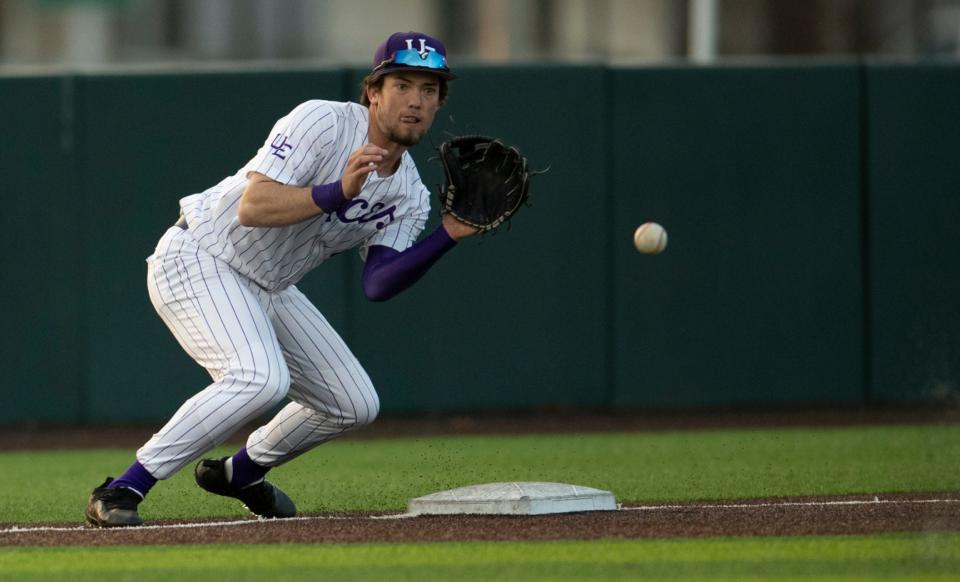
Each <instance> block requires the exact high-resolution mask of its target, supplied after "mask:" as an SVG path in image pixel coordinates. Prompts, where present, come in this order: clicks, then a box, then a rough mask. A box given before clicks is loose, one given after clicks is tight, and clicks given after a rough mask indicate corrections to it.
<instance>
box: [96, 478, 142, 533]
mask: <svg viewBox="0 0 960 582" xmlns="http://www.w3.org/2000/svg"><path fill="white" fill-rule="evenodd" d="M111 481H113V478H112V477H107V480H106V481H104V482H103V485H101V486H99V487H97V488H96V489H94V490H93V493H91V494H90V501H88V502H87V511H86V517H87V523H89V524H90V525H92V526H94V527H124V526H131V525H141V524H143V520H142V519H140V514H138V513H137V506H138V505H140V502H141V501H143V498H142V497H140V496H139V495H137V494H136V493H135V492H133V491H131V490H130V489H127V488H126V487H119V488H117V489H108V488H107V485H109V484H110V482H111Z"/></svg>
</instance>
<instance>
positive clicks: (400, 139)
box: [386, 128, 423, 147]
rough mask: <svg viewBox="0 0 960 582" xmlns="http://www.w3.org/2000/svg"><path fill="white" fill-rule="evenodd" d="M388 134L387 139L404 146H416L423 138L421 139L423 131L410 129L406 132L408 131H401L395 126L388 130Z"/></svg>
mask: <svg viewBox="0 0 960 582" xmlns="http://www.w3.org/2000/svg"><path fill="white" fill-rule="evenodd" d="M386 136H387V139H389V140H390V141H392V142H393V143H397V144H400V145H402V146H404V147H411V146H415V145H417V144H418V143H420V140H421V139H423V134H422V133H416V132H414V131H408V132H406V133H400V131H398V130H397V129H395V128H390V129H389V130H388V131H387V132H386Z"/></svg>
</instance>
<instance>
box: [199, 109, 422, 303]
mask: <svg viewBox="0 0 960 582" xmlns="http://www.w3.org/2000/svg"><path fill="white" fill-rule="evenodd" d="M277 136H280V138H278V137H277ZM366 141H367V109H366V108H364V107H361V106H360V105H357V104H356V103H338V102H331V101H320V100H315V101H307V102H306V103H302V104H301V105H299V106H297V107H296V108H295V109H294V110H293V111H291V112H290V114H289V115H287V116H285V117H283V118H282V119H280V120H279V121H277V123H276V124H275V125H274V127H273V129H272V130H271V132H270V134H269V135H268V136H267V139H266V140H265V141H264V144H263V146H262V147H261V148H260V149H259V150H258V152H257V155H255V156H254V157H253V159H252V160H250V161H249V162H248V163H247V164H246V165H245V166H244V167H243V168H241V169H240V170H239V171H238V172H237V173H236V174H234V175H233V176H230V177H228V178H225V179H224V180H223V181H221V182H220V183H219V184H217V185H216V186H213V187H212V188H210V189H208V190H206V191H205V192H202V193H200V194H194V195H192V196H187V197H186V198H183V199H182V200H181V201H180V207H181V211H182V212H183V214H184V216H185V217H186V218H187V223H188V224H189V225H190V230H191V232H192V233H193V235H194V237H195V238H196V239H197V241H198V242H199V243H200V246H201V248H203V249H204V250H206V251H207V252H208V253H210V254H211V255H212V256H214V257H216V258H218V259H220V260H222V261H224V262H225V263H227V264H228V265H230V266H231V267H233V269H234V270H236V271H237V272H238V273H240V274H242V275H244V276H245V277H247V278H249V279H251V280H253V281H254V282H255V283H257V285H259V286H260V287H263V288H264V289H267V290H269V291H278V290H281V289H284V288H286V287H288V286H290V285H294V284H296V283H297V281H299V280H300V279H301V278H303V276H304V275H305V274H306V273H308V272H309V271H310V270H311V269H313V268H315V267H316V266H317V265H319V264H321V263H322V262H324V261H325V260H327V259H328V258H330V257H332V256H333V255H335V254H338V253H341V252H344V251H347V250H350V249H353V248H357V247H359V248H360V252H361V256H364V257H365V256H366V249H367V248H369V246H370V245H373V244H377V245H385V246H389V247H391V248H395V249H397V250H399V251H402V250H404V249H406V248H407V247H409V246H410V245H412V244H413V243H414V242H415V241H416V239H417V237H418V236H419V235H420V233H421V232H422V231H423V228H424V226H425V225H426V221H427V217H428V216H429V213H430V193H429V191H428V190H427V189H426V188H425V187H424V185H423V182H422V181H421V180H420V174H419V172H418V171H417V168H416V165H415V164H414V163H413V159H412V158H411V157H410V154H409V153H404V154H403V157H402V158H401V162H400V168H399V169H398V170H397V171H396V172H395V173H394V174H393V175H391V176H385V177H381V176H379V175H377V174H376V173H374V174H371V175H370V176H369V178H368V179H367V181H366V183H365V185H364V186H363V188H362V189H361V191H360V194H359V195H358V197H357V198H358V199H359V201H362V202H364V203H365V204H366V206H364V207H362V208H361V206H357V207H356V208H355V209H354V210H352V211H348V212H347V215H348V218H349V219H350V220H348V221H346V222H344V221H343V220H341V219H340V218H339V217H338V216H336V215H333V216H327V215H324V216H319V217H317V218H315V219H313V220H308V221H305V222H302V223H299V224H293V225H289V226H284V227H277V228H254V227H245V226H242V225H241V224H240V223H239V221H238V220H237V207H238V205H239V203H240V197H241V196H242V194H243V190H244V188H245V187H246V184H247V175H248V174H249V173H250V172H259V173H261V174H264V175H266V176H268V177H270V178H272V179H274V180H276V181H278V182H281V183H283V184H289V185H294V186H309V185H316V184H327V183H330V182H335V181H337V180H339V179H340V177H341V176H342V175H343V171H344V169H345V168H346V165H347V160H348V159H349V156H350V154H351V153H352V152H353V151H355V150H357V149H359V148H360V147H362V146H363V144H364V143H366ZM278 144H283V146H284V147H283V149H277V148H276V147H273V146H276V145H278ZM287 148H289V149H287ZM281 156H283V157H281ZM391 207H393V208H394V209H393V211H392V220H387V221H385V222H386V224H380V227H378V223H382V222H384V221H382V220H371V221H362V220H357V218H358V217H359V216H361V215H362V213H363V211H364V210H365V209H367V208H369V209H372V208H381V209H388V208H391Z"/></svg>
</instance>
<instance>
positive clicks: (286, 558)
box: [0, 534, 960, 582]
mask: <svg viewBox="0 0 960 582" xmlns="http://www.w3.org/2000/svg"><path fill="white" fill-rule="evenodd" d="M958 572H960V534H937V535H922V534H911V535H906V534H898V535H885V536H851V537H816V538H751V539H723V538H718V539H701V540H600V541H591V542H566V541H564V542H524V543H512V544H505V543H490V542H483V543H456V544H452V543H451V544H417V545H414V544H393V545H385V544H373V545H326V546H311V545H272V546H194V547H173V546H159V547H116V546H114V547H96V548H2V549H0V578H2V579H3V580H35V581H40V580H58V581H59V580H71V581H84V580H90V581H97V582H99V581H101V580H131V581H136V582H149V581H153V580H173V579H176V580H195V579H204V580H231V581H232V582H240V581H244V580H251V581H256V582H261V581H262V580H265V579H280V580H284V581H285V582H292V581H295V580H336V581H337V582H347V581H352V580H377V581H383V580H390V581H398V582H400V581H406V580H410V581H424V582H428V581H433V580H456V581H458V582H470V581H487V580H498V581H500V580H523V581H539V580H565V581H573V580H596V581H599V580H640V579H643V580H676V581H682V580H709V581H723V580H776V581H784V582H785V581H791V580H818V581H829V580H885V581H894V580H904V581H906V580H910V581H918V582H927V581H934V580H956V579H957V573H958Z"/></svg>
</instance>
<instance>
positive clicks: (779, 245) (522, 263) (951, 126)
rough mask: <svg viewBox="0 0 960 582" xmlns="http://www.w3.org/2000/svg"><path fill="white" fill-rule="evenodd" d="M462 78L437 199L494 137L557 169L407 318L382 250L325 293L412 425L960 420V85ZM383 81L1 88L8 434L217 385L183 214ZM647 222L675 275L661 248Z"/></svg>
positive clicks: (408, 310)
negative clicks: (273, 131)
mask: <svg viewBox="0 0 960 582" xmlns="http://www.w3.org/2000/svg"><path fill="white" fill-rule="evenodd" d="M459 72H460V73H461V74H460V78H459V79H458V80H457V81H456V82H455V83H454V85H453V88H452V92H451V96H450V99H449V102H448V103H447V105H446V106H445V107H444V108H443V109H442V110H441V113H440V114H439V115H438V117H437V121H436V122H435V126H434V130H433V131H432V132H431V136H430V138H428V140H426V142H425V143H424V144H422V145H421V146H419V147H418V148H415V149H414V150H413V151H412V153H413V155H414V158H415V159H416V160H417V162H418V165H419V166H420V168H421V174H422V176H423V179H424V182H425V183H426V184H427V185H429V186H431V187H432V188H433V187H435V186H436V185H437V184H439V183H440V182H441V180H442V176H441V172H440V166H439V164H438V162H436V161H435V160H431V159H430V158H431V156H432V155H433V154H434V150H433V147H432V146H435V145H438V144H439V143H440V142H442V141H443V140H444V139H445V138H446V137H447V136H448V135H450V134H462V133H488V134H493V135H497V136H501V137H503V138H504V139H505V140H507V141H509V142H511V143H514V144H516V145H518V146H519V147H520V148H521V149H522V150H523V151H524V152H525V153H527V154H528V155H529V156H530V159H531V160H532V163H533V166H534V168H536V169H541V168H547V167H549V168H550V170H549V172H548V173H546V174H544V175H542V176H538V177H536V178H535V179H534V182H533V188H532V192H533V196H532V207H531V208H528V209H525V210H524V211H523V212H522V213H521V214H520V215H519V217H518V218H517V220H516V224H515V227H514V228H512V229H510V230H503V231H501V232H498V233H496V234H495V235H492V236H487V237H484V238H483V239H482V240H471V241H468V242H465V243H463V244H462V245H460V247H459V248H457V249H455V250H454V251H453V252H452V253H451V254H450V255H449V256H448V257H446V258H445V259H443V260H442V261H441V262H440V263H438V264H437V266H436V267H435V268H434V269H433V270H432V271H431V272H430V273H428V275H427V276H426V277H425V278H424V279H423V280H422V281H421V282H420V283H418V284H417V286H416V287H414V288H413V289H411V290H409V291H408V292H406V293H404V294H402V295H401V296H399V297H397V298H395V299H394V300H391V301H389V302H386V303H370V302H368V301H366V300H365V299H364V298H363V296H362V294H361V292H360V288H359V279H360V272H361V268H362V263H361V261H360V259H359V258H358V256H357V255H356V254H355V253H350V254H344V255H340V256H338V257H335V259H334V260H332V261H331V262H330V263H327V264H325V265H324V266H323V267H321V268H320V269H318V270H317V271H315V272H314V273H311V274H310V275H309V276H308V277H307V278H306V279H305V280H304V281H303V282H302V283H301V284H300V285H299V287H300V288H301V289H302V290H303V291H304V292H305V293H306V294H307V295H308V296H309V297H310V298H311V299H313V300H314V302H315V303H316V304H317V305H318V307H319V308H320V309H321V311H322V312H323V313H324V314H325V316H326V317H327V318H328V319H329V320H330V322H331V323H332V324H333V325H334V327H335V328H337V329H338V330H339V331H340V333H341V334H342V335H343V336H344V337H345V339H346V340H347V341H348V343H349V344H350V346H351V347H352V348H353V350H354V351H355V353H356V354H357V355H358V356H359V357H360V359H361V361H362V362H363V363H364V365H365V366H366V367H367V370H368V371H369V372H370V375H371V377H372V379H373V381H374V383H375V385H376V386H377V387H378V390H379V392H380V395H381V400H382V405H383V410H384V412H385V413H404V412H426V411H456V410H504V409H510V410H523V409H531V408H554V407H559V408H590V409H602V408H616V409H626V408H636V409H649V408H687V407H713V406H741V405H744V406H789V405H815V404H816V405H819V404H837V405H860V404H876V403H883V404H889V403H899V402H904V403H907V402H910V403H913V402H926V403H953V402H955V401H956V400H957V396H958V389H960V332H958V329H960V308H958V299H957V298H958V297H960V267H958V264H960V261H958V259H960V243H958V241H960V238H958V237H957V235H956V233H955V231H956V224H958V222H960V202H958V201H960V172H958V171H957V170H956V167H955V164H956V160H958V159H960V105H958V104H960V66H958V65H908V64H896V65H893V64H883V63H876V64H874V63H867V64H863V63H833V64H803V65H798V64H792V65H772V64H771V65H751V66H733V65H723V66H717V67H694V66H671V67H644V68H619V67H615V68H611V67H603V66H591V65H582V66H580V65H577V66H574V65H569V66H559V65H550V66H547V65H525V66H510V67H480V66H472V67H462V68H460V69H459ZM362 76H363V71H361V70H356V69H349V68H345V69H344V68H336V69H329V70H286V71H272V70H271V71H266V70H264V71H253V70H245V71H242V72H227V71H223V72H204V73H200V72H164V73H157V72H154V73H135V74H81V75H36V76H7V77H0V128H2V131H3V135H4V137H5V139H3V140H0V172H2V176H3V180H2V183H3V184H4V186H5V193H4V195H5V197H6V205H5V208H6V212H5V214H4V218H3V221H4V229H3V235H2V236H3V237H4V248H5V249H6V252H5V253H3V258H2V261H3V262H2V264H3V267H4V269H3V273H4V283H5V284H4V285H3V297H4V299H5V301H4V304H5V306H6V308H7V313H8V314H9V316H8V318H7V319H6V322H5V325H4V326H3V328H2V331H0V345H2V349H3V353H2V356H3V359H2V361H3V363H4V368H5V373H4V374H3V375H2V376H0V394H2V395H3V402H4V406H3V407H2V408H0V423H2V424H16V423H58V422H121V421H148V422H154V421H162V420H164V419H166V418H167V417H168V416H169V415H170V414H171V413H172V412H173V411H174V410H175V409H176V407H177V406H179V404H180V403H181V402H182V401H183V400H184V399H185V398H187V397H188V396H190V395H192V394H193V393H195V392H196V391H198V390H199V389H201V388H202V387H203V386H204V385H206V383H208V382H209V377H208V376H207V375H206V373H205V372H204V371H203V370H201V369H199V368H198V367H197V366H196V365H195V364H194V363H193V362H192V361H191V360H190V359H189V358H188V357H187V356H186V355H185V354H184V353H183V352H182V350H181V349H180V347H179V346H178V345H177V343H176V341H175V340H174V338H173V336H172V335H171V334H170V333H169V332H168V331H167V329H166V328H165V326H164V325H163V323H162V322H161V321H160V319H159V318H158V317H157V316H156V315H155V313H154V312H153V309H152V307H151V305H150V302H149V299H148V296H147V292H146V288H145V279H146V265H145V262H144V261H145V259H146V257H147V256H148V255H149V254H150V253H151V252H152V250H153V247H154V245H155V244H156V241H157V239H159V237H160V236H161V235H162V234H163V232H164V230H165V229H166V228H168V227H169V226H170V225H171V224H172V223H173V222H174V220H175V219H176V217H177V213H178V206H177V201H178V200H179V199H180V198H181V197H183V196H186V195H189V194H192V193H196V192H200V191H202V190H203V189H205V188H207V187H208V186H210V185H212V184H214V183H216V182H217V181H219V180H220V179H221V178H222V177H224V176H226V175H229V174H232V173H233V172H235V171H236V170H237V169H238V168H239V167H240V166H242V165H243V164H244V163H245V162H246V161H247V160H248V159H249V158H250V157H251V156H252V155H253V153H254V152H255V151H256V149H257V148H258V147H259V146H260V144H261V142H262V141H263V139H264V138H265V137H266V136H267V135H268V133H269V131H270V128H271V126H272V124H273V122H274V121H275V120H276V119H277V118H279V117H280V116H282V115H284V114H285V113H286V112H288V111H289V110H290V109H292V108H293V107H294V106H295V105H296V104H298V103H300V102H302V101H304V100H307V99H311V98H329V99H339V100H345V99H355V98H356V95H357V93H358V92H359V83H360V80H361V79H362ZM427 142H430V143H427ZM434 189H435V188H434ZM648 220H653V221H657V222H661V223H662V224H664V225H665V226H666V227H667V229H668V231H669V234H670V245H669V247H668V249H667V251H666V252H665V253H664V254H663V255H661V256H657V257H649V256H641V255H639V254H638V253H636V251H634V250H633V249H632V246H631V235H632V231H633V229H634V228H635V227H636V225H638V224H640V223H641V222H644V221H648ZM436 224H437V219H436V217H434V218H433V219H432V220H431V222H430V224H429V225H428V228H433V227H434V226H435V225H436Z"/></svg>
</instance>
